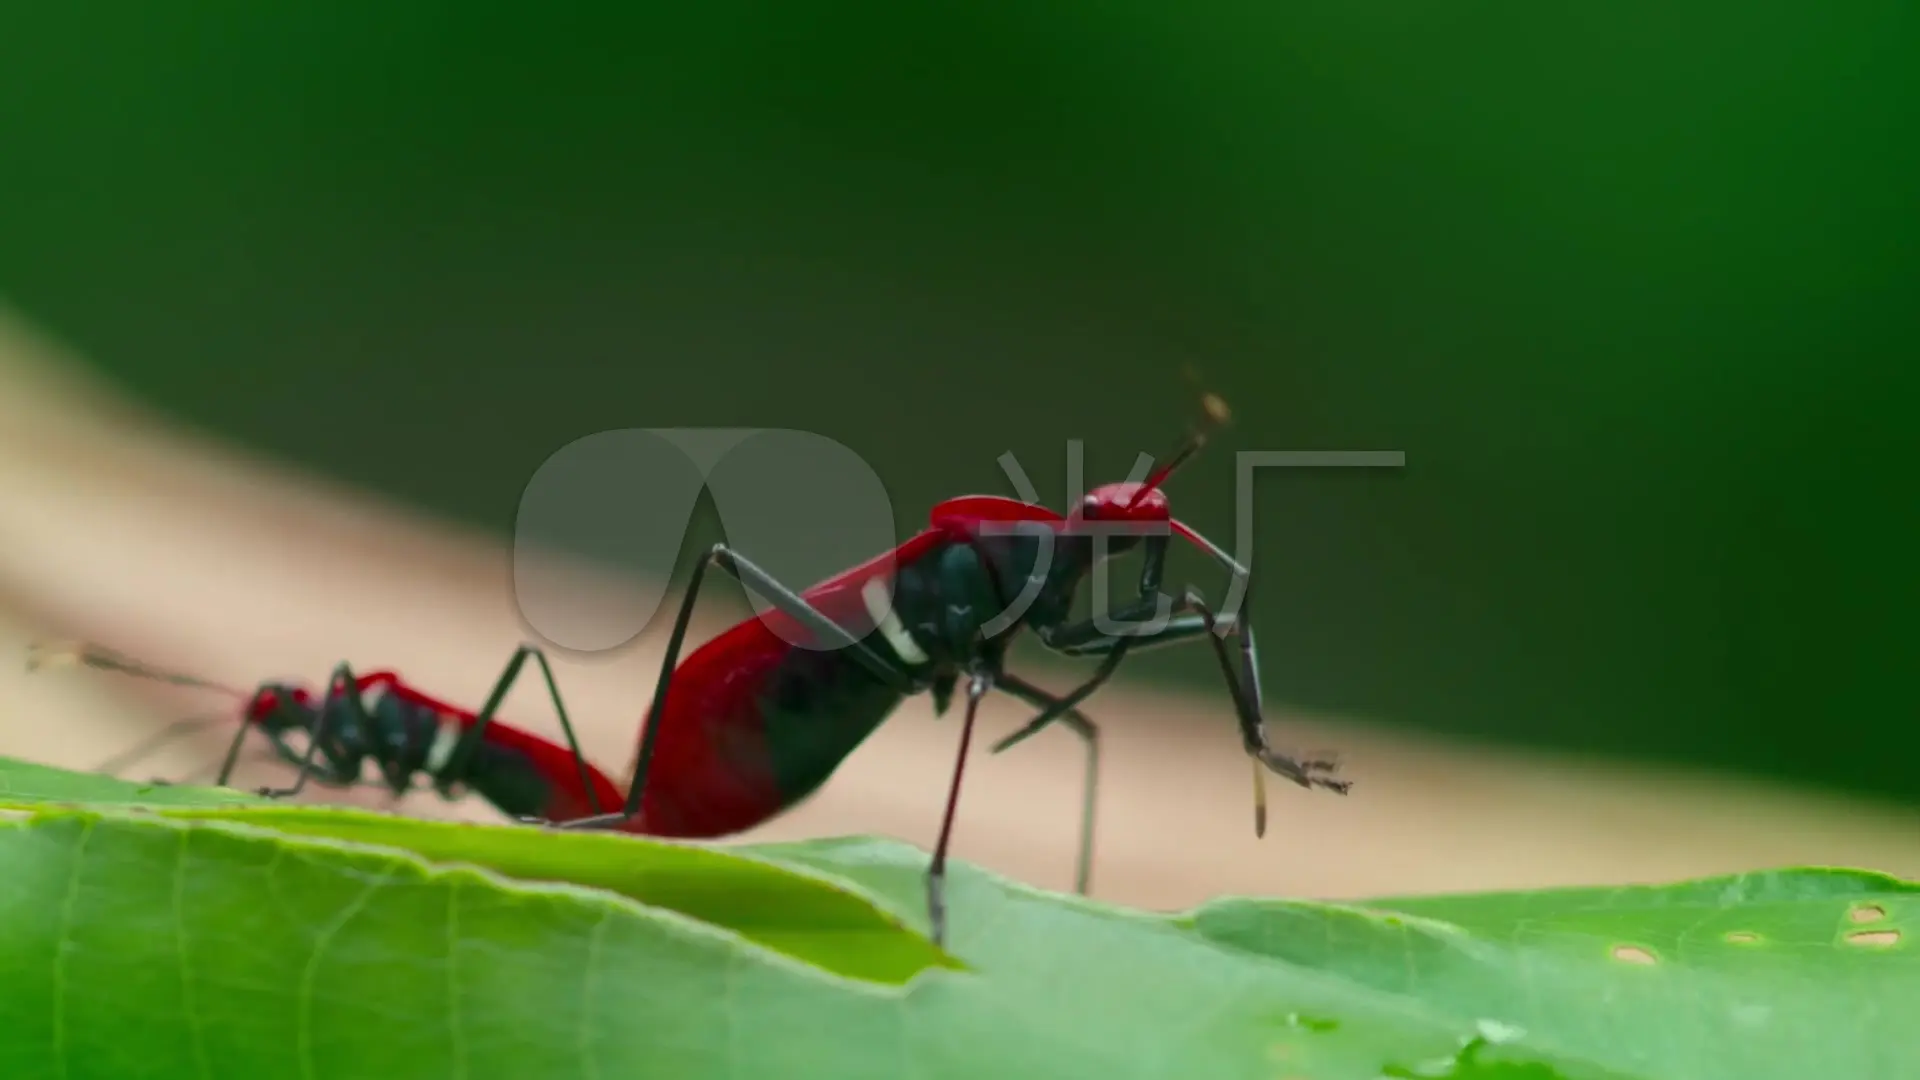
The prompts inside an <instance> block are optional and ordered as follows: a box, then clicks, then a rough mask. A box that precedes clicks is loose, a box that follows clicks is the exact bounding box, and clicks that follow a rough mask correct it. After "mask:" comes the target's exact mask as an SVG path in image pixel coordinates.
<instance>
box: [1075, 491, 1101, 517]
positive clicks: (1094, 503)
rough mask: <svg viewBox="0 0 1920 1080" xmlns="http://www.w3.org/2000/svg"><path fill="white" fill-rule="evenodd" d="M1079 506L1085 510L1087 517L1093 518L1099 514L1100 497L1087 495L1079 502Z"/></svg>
mask: <svg viewBox="0 0 1920 1080" xmlns="http://www.w3.org/2000/svg"><path fill="white" fill-rule="evenodd" d="M1080 505H1081V506H1082V507H1083V508H1084V509H1085V510H1086V516H1087V517H1093V516H1095V515H1097V514H1098V513H1099V512H1100V496H1098V495H1089V496H1087V497H1086V498H1085V499H1082V500H1080Z"/></svg>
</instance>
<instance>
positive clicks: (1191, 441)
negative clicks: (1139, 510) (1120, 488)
mask: <svg viewBox="0 0 1920 1080" xmlns="http://www.w3.org/2000/svg"><path fill="white" fill-rule="evenodd" d="M1200 408H1201V412H1202V415H1201V419H1200V425H1199V426H1198V427H1196V428H1194V430H1193V433H1192V434H1190V435H1188V436H1187V437H1186V439H1185V440H1184V441H1182V442H1181V443H1180V448H1179V449H1178V450H1175V451H1174V452H1173V456H1172V457H1169V458H1168V459H1167V462H1166V464H1164V465H1162V466H1160V467H1159V468H1158V469H1155V470H1153V473H1152V475H1150V476H1148V477H1147V480H1146V482H1145V483H1143V484H1141V485H1140V488H1139V490H1138V491H1135V492H1134V493H1133V498H1132V499H1130V500H1128V502H1127V507H1128V508H1129V509H1131V508H1132V507H1133V506H1134V505H1136V504H1137V503H1139V501H1140V500H1141V499H1144V498H1146V497H1147V492H1149V491H1153V490H1154V489H1156V488H1158V487H1159V486H1160V485H1161V484H1164V483H1166V482H1167V477H1169V476H1172V475H1173V471H1174V470H1175V469H1178V468H1179V467H1180V466H1182V465H1185V464H1186V463H1187V462H1188V461H1191V460H1192V459H1193V455H1195V454H1197V453H1199V452H1200V448H1201V447H1203V446H1205V445H1207V440H1208V439H1210V438H1212V437H1213V433H1214V432H1215V431H1216V430H1218V429H1220V428H1223V427H1225V426H1227V424H1228V422H1230V421H1231V420H1232V419H1233V412H1232V410H1230V409H1228V408H1227V403H1226V401H1224V400H1222V399H1221V397H1220V395H1219V394H1214V393H1202V394H1201V395H1200Z"/></svg>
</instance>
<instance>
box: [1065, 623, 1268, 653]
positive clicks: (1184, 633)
mask: <svg viewBox="0 0 1920 1080" xmlns="http://www.w3.org/2000/svg"><path fill="white" fill-rule="evenodd" d="M1239 625H1240V623H1239V620H1237V619H1235V618H1234V617H1233V616H1232V615H1215V616H1214V617H1213V621H1212V622H1211V623H1209V622H1208V621H1207V619H1206V618H1205V617H1204V616H1201V615H1194V614H1183V615H1175V616H1173V617H1172V618H1169V619H1168V620H1167V623H1166V625H1165V626H1163V627H1161V628H1160V629H1158V630H1155V631H1154V632H1153V633H1151V634H1146V635H1141V634H1115V633H1112V632H1110V631H1107V630H1103V629H1101V628H1100V627H1099V626H1098V625H1096V624H1095V623H1094V622H1093V621H1092V620H1088V621H1086V622H1081V623H1075V624H1073V625H1071V626H1063V627H1061V628H1060V629H1059V630H1056V631H1054V632H1053V633H1052V634H1051V635H1050V636H1049V637H1048V638H1047V641H1046V646H1047V648H1048V649H1049V650H1050V651H1052V652H1056V653H1059V654H1060V655H1062V656H1105V655H1107V654H1108V653H1111V652H1112V651H1113V650H1114V649H1116V648H1118V647H1119V646H1120V643H1121V642H1126V643H1127V647H1128V651H1130V652H1135V653H1142V652H1146V651H1147V650H1149V649H1160V648H1165V647H1166V646H1169V645H1185V644H1187V643H1189V642H1191V641H1193V640H1194V639H1196V638H1198V637H1199V636H1200V635H1202V634H1217V633H1221V632H1222V631H1221V629H1220V628H1221V627H1225V628H1226V631H1225V632H1228V633H1233V632H1237V631H1238V628H1239Z"/></svg>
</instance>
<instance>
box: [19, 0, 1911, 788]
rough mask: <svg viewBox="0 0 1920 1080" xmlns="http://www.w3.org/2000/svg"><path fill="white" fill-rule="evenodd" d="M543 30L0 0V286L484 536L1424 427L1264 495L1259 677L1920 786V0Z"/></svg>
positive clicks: (892, 11) (964, 484)
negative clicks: (577, 442)
mask: <svg viewBox="0 0 1920 1080" xmlns="http://www.w3.org/2000/svg"><path fill="white" fill-rule="evenodd" d="M584 10H586V9H571V10H570V9H568V8H566V7H555V8H540V7H529V6H512V7H509V6H502V5H495V4H486V3H466V4H460V5H453V4H439V3H405V2H400V3H384V4H379V5H366V4H352V3H340V2H335V3H326V4H310V3H295V2H291V0H282V2H278V3H273V4H240V3H234V2H215V0H202V2H199V3H193V4H184V5H157V4H156V5H142V4H132V3H117V4H116V3H66V4H38V5H28V4H12V5H8V7H7V10H6V12H5V14H4V15H0V293H3V294H4V295H5V296H7V297H8V298H9V299H11V300H12V301H14V302H17V303H19V304H21V305H23V306H24V307H25V308H26V309H27V310H28V311H29V312H30V313H32V314H33V315H34V316H36V317H38V318H39V319H41V320H43V321H44V323H45V324H46V325H47V326H48V327H49V328H51V329H52V330H53V331H55V332H57V333H59V334H61V335H63V336H65V337H66V338H67V339H68V340H70V341H72V342H74V343H75V344H76V345H78V346H79V347H80V348H81V349H82V350H84V351H85V352H86V353H87V354H88V355H89V356H91V357H92V358H93V359H95V360H96V361H97V362H98V363H99V364H101V365H102V366H103V368H104V369H105V370H106V372H107V373H108V374H110V375H111V376H112V377H113V378H115V379H116V380H118V381H119V382H120V383H121V384H123V385H124V386H125V387H126V388H127V389H128V390H129V391H131V392H133V393H136V394H138V395H140V396H142V397H144V398H146V399H148V400H150V401H152V402H154V403H157V404H158V405H160V406H162V407H164V408H165V409H167V410H170V411H171V412H172V413H174V414H176V415H177V416H179V417H180V418H182V419H184V420H186V421H188V422H191V423H194V424H197V425H200V426H202V427H204V428H207V429H210V430H213V431H215V432H218V433H221V434H223V435H226V436H228V437H231V438H233V439H237V440H241V441H243V442H244V443H246V444H249V445H251V446H252V447H254V448H256V449H257V450H260V451H263V452H267V453H270V454H273V455H277V456H279V457H282V458H285V459H291V460H294V461H297V462H300V463H302V464H304V465H306V466H309V467H312V468H316V469H320V470H324V471H326V472H328V473H331V474H334V475H336V476H339V477H341V478H344V479H347V480H350V481H353V482H356V483H359V484H363V485H366V486H368V487H370V488H373V489H376V490H379V491H382V492H385V493H388V494H390V495H393V496H396V497H399V498H402V499H405V500H409V501H411V502H413V503H415V504H418V505H421V506H424V507H427V508H430V509H432V510H435V511H438V512H441V513H444V514H448V515H453V516H457V517H459V518H463V519H466V520H469V521H473V522H478V523H482V524H484V525H486V526H489V527H492V528H494V529H497V530H499V531H500V533H501V534H502V536H503V537H504V536H505V535H506V534H507V532H508V530H509V529H510V528H511V524H512V520H513V514H514V510H515V507H516V503H517V499H518V496H519V492H520V489H521V486H522V485H523V484H524V482H525V481H526V479H527V478H528V477H529V476H530V475H531V474H532V473H533V471H534V470H535V469H536V468H537V467H538V466H539V464H540V463H541V461H542V460H543V459H544V458H545V457H546V456H547V455H548V454H550V453H551V452H553V451H554V450H556V449H558V448H559V447H560V446H561V445H563V444H564V443H566V442H568V441H569V440H571V439H573V438H576V437H578V436H580V435H584V434H587V433H589V432H592V431H596V430H600V429H604V428H609V427H622V426H630V425H671V426H689V425H707V424H713V425H772V426H787V427H796V428H804V429H807V430H811V431H816V432H820V433H822V434H826V435H829V436H831V437H833V438H835V439H838V440H840V441H841V442H843V443H845V444H847V445H848V446H850V447H852V448H853V449H855V450H856V451H859V452H860V453H862V454H864V455H866V456H867V457H868V459H869V460H871V461H873V462H874V463H875V464H876V466H877V468H878V470H879V472H880V473H881V475H882V477H883V478H884V479H885V480H886V482H887V483H888V485H889V487H890V490H891V491H892V492H893V494H894V497H895V505H896V509H897V510H898V512H899V513H900V516H901V517H902V519H903V520H902V527H903V529H905V528H911V527H912V526H913V525H914V524H915V523H916V522H917V521H918V520H920V518H921V515H923V514H924V512H925V509H926V508H927V506H928V505H929V504H930V503H932V502H933V501H934V500H936V499H938V498H939V497H941V496H945V495H951V494H958V493H963V492H968V491H976V490H991V491H1007V490H1008V488H1007V486H1006V483H1005V481H1004V479H1003V478H1002V475H1001V473H1000V472H999V470H998V468H997V467H996V466H995V464H994V461H995V458H996V457H997V456H998V455H999V454H1001V453H1002V452H1004V451H1007V450H1012V451H1014V452H1015V453H1016V454H1017V455H1018V457H1019V459H1020V460H1021V461H1022V462H1023V463H1025V464H1026V466H1027V468H1028V469H1029V470H1030V471H1031V472H1032V474H1033V475H1034V477H1035V479H1036V481H1037V482H1038V483H1039V485H1040V490H1041V492H1042V494H1043V496H1044V497H1046V498H1048V499H1049V500H1053V501H1055V502H1056V503H1057V501H1058V500H1059V498H1060V495H1058V494H1056V493H1057V492H1059V491H1060V490H1061V486H1062V476H1063V472H1064V467H1063V464H1062V462H1063V450H1062V446H1063V442H1064V440H1065V439H1067V438H1071V437H1079V438H1084V439H1086V440H1088V443H1089V465H1090V472H1091V473H1092V474H1093V475H1094V478H1096V479H1098V478H1102V477H1110V478H1118V477H1119V476H1120V475H1122V474H1124V473H1125V471H1126V469H1127V468H1128V466H1129V465H1130V464H1131V461H1132V458H1133V456H1134V454H1135V453H1136V452H1137V451H1140V450H1146V451H1150V452H1154V453H1160V452H1162V451H1164V450H1165V449H1166V447H1167V445H1168V444H1169V442H1170V439H1171V438H1172V437H1173V435H1174V434H1175V433H1176V429H1177V426H1178V425H1180V424H1183V423H1185V422H1186V420H1187V418H1188V416H1189V413H1190V404H1189V391H1188V388H1187V387H1186V385H1185V384H1184V383H1183V382H1182V381H1181V379H1180V375H1179V369H1180V367H1181V365H1183V364H1185V363H1188V362H1192V363H1194V364H1196V365H1197V366H1198V367H1199V369H1200V370H1201V372H1202V373H1203V374H1204V375H1205V377H1206V379H1207V382H1208V384H1209V385H1211V386H1213V387H1215V388H1217V389H1219V390H1220V391H1221V392H1222V393H1224V394H1225V395H1226V396H1227V398H1228V399H1229V400H1230V401H1231V402H1232V403H1233V404H1234V406H1235V408H1236V412H1237V418H1238V426H1237V428H1236V429H1235V430H1234V432H1233V433H1232V434H1231V436H1230V437H1229V438H1228V439H1227V440H1226V441H1225V445H1224V446H1223V447H1222V450H1221V451H1218V452H1215V453H1214V454H1213V456H1212V457H1211V458H1210V459H1202V460H1203V462H1207V463H1206V464H1203V465H1199V466H1196V467H1195V468H1194V469H1193V470H1192V471H1191V472H1190V473H1188V474H1185V475H1183V476H1182V477H1181V478H1180V479H1179V481H1178V482H1177V484H1176V485H1175V488H1174V490H1173V494H1174V495H1175V498H1176V507H1177V508H1178V509H1179V510H1180V511H1181V512H1182V513H1183V514H1184V515H1186V516H1187V517H1188V518H1189V519H1190V520H1193V521H1194V522H1195V523H1196V524H1198V525H1199V526H1200V527H1201V528H1203V529H1204V530H1206V531H1209V532H1212V533H1215V534H1216V535H1220V536H1221V537H1222V538H1223V539H1225V540H1228V541H1230V539H1231V536H1232V533H1233V521H1232V510H1231V505H1230V502H1231V495H1232V489H1233V483H1232V481H1233V475H1232V467H1231V461H1230V458H1229V456H1228V454H1227V453H1226V452H1224V451H1226V450H1232V449H1401V450H1405V451H1406V452H1407V454H1408V458H1409V468H1408V469H1407V470H1405V471H1404V472H1403V473H1399V474H1387V473H1381V472H1377V471H1371V470H1369V471H1364V472H1353V473H1341V472H1333V473H1326V474H1320V475H1312V476H1309V475H1305V474H1294V475H1287V476H1280V475H1263V476H1262V477H1261V479H1260V482H1259V486H1258V502H1259V514H1258V523H1257V537H1258V548H1257V555H1256V559H1257V565H1258V566H1259V567H1261V568H1262V569H1263V571H1264V574H1265V576H1264V579H1263V584H1262V585H1261V591H1260V593H1259V594H1258V598H1257V604H1256V614H1257V617H1258V619H1259V620H1260V624H1261V625H1262V627H1263V628H1264V630H1265V635H1264V637H1263V645H1264V647H1265V659H1266V672H1265V675H1266V678H1265V681H1266V685H1267V686H1268V687H1269V688H1270V693H1271V694H1272V695H1273V696H1274V697H1276V698H1277V699H1279V700H1281V701H1284V702H1287V703H1291V704H1297V705H1302V706H1307V707H1313V708H1321V709H1334V710H1343V711H1350V712H1357V713H1361V714H1367V715H1372V716H1377V717H1380V718H1383V719H1386V720H1391V721H1393V722H1396V723H1403V724H1407V725H1414V726H1418V727H1421V728H1426V729H1434V730H1444V731H1451V732H1459V733H1470V734H1477V735H1483V736H1489V737H1495V738H1501V739H1512V740H1523V741H1527V742H1532V743H1538V744H1551V745H1559V746H1564V747H1571V748H1579V749H1585V750H1589V751H1599V752H1613V753H1623V754H1634V755H1643V756H1655V757H1661V758H1668V759H1672V760H1680V761H1693V762H1709V763H1716V764H1721V765H1727V766H1734V767H1739V768H1743V769H1748V770H1755V771H1759V772H1769V773H1775V774H1784V775H1790V776H1794V777H1797V778H1800V779H1806V780H1811V781H1817V782H1821V783H1827V784H1836V785H1844V786H1849V787H1855V788H1866V789H1873V790H1877V791H1880V792H1884V793H1891V794H1896V795H1900V796H1904V797H1906V798H1909V799H1915V800H1920V769H1916V768H1915V767H1914V765H1913V764H1912V763H1913V762H1914V761H1915V760H1916V751H1920V735H1916V725H1915V724H1914V719H1915V714H1916V711H1915V707H1914V703H1913V697H1912V682H1913V680H1912V677H1911V676H1912V674H1913V672H1914V670H1915V668H1916V666H1920V665H1916V663H1915V649H1914V643H1915V635H1914V633H1913V631H1912V630H1911V629H1910V628H1911V626H1912V624H1913V619H1914V612H1915V610H1916V603H1915V601H1916V600H1920V589H1916V588H1915V585H1916V575H1915V573H1914V571H1913V570H1912V569H1911V561H1910V560H1911V555H1912V552H1913V551H1914V550H1915V548H1916V544H1915V540H1916V539H1920V535H1917V534H1916V530H1915V528H1914V526H1913V524H1912V523H1911V521H1909V520H1907V519H1908V518H1909V517H1910V516H1911V506H1910V504H1911V503H1912V502H1913V501H1914V493H1913V485H1912V482H1911V481H1910V480H1907V479H1905V478H1904V477H1903V476H1902V475H1900V474H1898V473H1896V471H1895V469H1894V468H1893V465H1894V464H1895V456H1896V455H1899V456H1900V459H1901V460H1902V461H1904V460H1905V459H1906V458H1907V456H1908V454H1909V453H1910V451H1903V450H1902V446H1903V445H1904V442H1905V440H1902V439H1901V438H1900V437H1899V436H1900V433H1901V432H1902V431H1903V430H1904V429H1905V427H1906V425H1907V421H1908V419H1909V417H1910V415H1911V413H1912V408H1911V402H1912V398H1911V397H1910V394H1909V392H1910V391H1911V390H1912V389H1913V388H1914V382H1915V381H1916V380H1915V376H1914V374H1913V370H1912V369H1913V367H1914V359H1915V351H1916V345H1915V337H1914V335H1913V332H1912V329H1913V325H1914V321H1915V320H1914V317H1913V316H1914V309H1915V307H1916V296H1917V295H1920V290H1917V288H1916V282H1920V274H1916V270H1917V269H1920V267H1917V266H1916V262H1920V255H1917V254H1916V252H1917V251H1920V249H1917V248H1916V240H1917V239H1920V222H1917V221H1916V215H1917V214H1920V201H1916V192H1920V115H1917V112H1916V94H1915V89H1916V87H1915V81H1916V76H1915V74H1914V63H1913V55H1914V52H1915V48H1914V44H1915V42H1916V40H1920V35H1916V30H1917V29H1920V27H1916V17H1915V14H1914V12H1913V9H1912V8H1911V7H1910V6H1907V5H1902V4H1899V3H1897V2H1896V0H1879V2H1872V0H1865V2H1863V0H1828V2H1824V3H1821V4H1817V5H1806V4H1803V5H1777V6H1775V7H1768V6H1765V5H1760V6H1754V5H1735V4H1731V3H1721V2H1702V0H1696V2H1683V3H1663V4H1612V5H1593V4H1565V3H1563V4H1546V5H1539V4H1484V3H1467V4H1451V5H1434V4H1417V3H1407V2H1399V3H1388V4H1381V3H1360V4H1357V3H1352V2H1345V3H1305V4H1292V5H1288V4H1249V5H1224V4H1191V5H1180V4H1159V5H1122V4H1110V5H1100V6H1098V7H1095V6H1091V5H1089V6H1085V7H1064V6H1053V5H1033V6H1024V7H1022V6H1014V5H1009V6H1007V7H1004V8H1002V7H1000V6H997V5H989V6H983V7H971V8H960V7H957V6H955V7H944V6H943V7H939V8H935V7H929V8H926V9H918V8H915V7H913V6H912V5H878V4H875V5H855V4H844V3H829V2H823V3H814V4H797V3H795V4H746V3H725V2H722V3H714V4H704V5H675V6H674V7H672V8H670V9H669V8H666V7H663V6H658V5H638V6H633V7H629V8H628V9H627V10H626V11H625V13H623V14H612V13H611V12H612V6H611V5H609V6H608V12H609V13H608V14H595V15H588V14H585V13H583V11H584ZM710 531H711V530H710ZM703 538H706V537H703ZM1189 568H1190V569H1192V570H1193V571H1194V572H1195V573H1196V574H1197V573H1199V572H1200V571H1201V570H1202V569H1203V568H1202V567H1200V566H1198V565H1190V566H1189ZM1205 580H1206V581H1207V582H1208V583H1209V588H1215V587H1216V586H1213V585H1212V584H1211V582H1212V580H1213V579H1212V577H1211V576H1209V577H1208V578H1207V579H1205ZM369 617H378V615H377V613H369ZM1140 666H1141V667H1142V668H1143V669H1150V670H1153V671H1157V672H1161V673H1164V674H1166V675H1168V676H1170V677H1175V678H1184V679H1194V680H1204V679H1210V678H1214V677H1216V676H1215V674H1214V672H1213V670H1212V669H1211V667H1210V664H1209V661H1208V660H1207V658H1206V657H1205V656H1203V655H1190V656H1185V657H1181V656H1162V657H1154V658H1152V659H1151V661H1149V660H1148V659H1147V658H1143V659H1142V661H1141V664H1140ZM1224 730H1225V729H1224V728H1223V729H1221V731H1222V732H1223V731H1224ZM1213 734H1214V735H1215V736H1216V737H1224V735H1222V734H1221V733H1220V732H1215V733H1213Z"/></svg>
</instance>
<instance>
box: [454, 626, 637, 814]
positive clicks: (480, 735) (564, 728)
mask: <svg viewBox="0 0 1920 1080" xmlns="http://www.w3.org/2000/svg"><path fill="white" fill-rule="evenodd" d="M529 657H531V658H532V659H533V661H534V663H536V664H538V665H539V666H540V676H541V678H542V679H544V680H546V684H547V696H548V697H550V698H552V699H553V711H554V712H555V713H557V714H558V715H559V717H560V730H561V732H563V733H564V734H565V735H566V737H567V749H569V750H571V751H573V763H574V767H575V768H577V769H578V770H579V771H580V787H581V790H582V791H584V792H585V793H586V796H587V805H588V806H590V807H592V809H593V812H594V814H596V815H598V814H600V792H599V791H598V789H597V788H596V787H595V785H594V783H593V776H592V773H591V771H590V769H589V766H588V764H587V755H586V754H585V752H583V751H582V750H581V749H580V740H579V738H578V737H576V736H575V735H574V733H573V721H572V720H570V719H568V718H567V705H566V702H564V701H562V700H561V699H560V684H559V683H558V682H557V681H555V680H554V677H553V667H552V665H550V664H549V663H548V662H547V654H546V651H545V650H543V649H541V648H540V647H539V646H536V645H522V646H520V647H519V648H517V649H515V650H514V651H513V657H512V659H510V660H508V661H507V666H506V668H505V669H504V670H502V671H501V672H500V678H499V679H498V680H496V681H495V682H494V684H493V692H492V693H490V694H488V695H487V701H486V704H485V705H482V706H481V707H480V711H479V712H478V713H475V714H474V719H473V723H472V724H471V725H470V726H469V727H468V728H467V730H466V731H464V732H462V733H461V736H460V742H459V743H458V745H456V746H455V747H454V750H453V753H452V754H450V755H449V756H448V757H447V760H446V763H445V764H444V765H442V766H441V767H440V769H439V773H440V775H439V776H436V777H434V782H435V784H436V785H439V786H441V787H442V790H443V791H444V789H445V785H444V784H443V783H442V781H441V778H442V777H447V778H456V777H462V776H465V775H466V770H467V768H468V766H469V765H470V763H471V762H472V759H473V755H474V754H476V753H478V752H479V751H480V745H481V744H482V743H484V742H485V741H486V734H487V728H488V726H490V725H491V724H492V723H493V720H494V714H495V713H497V712H499V711H500V705H501V703H502V702H504V701H506V699H507V692H508V691H509V690H511V689H513V684H514V683H515V682H516V681H517V680H518V679H519V678H520V671H521V669H523V668H525V667H526V665H527V659H528V658H529ZM521 820H522V821H527V822H529V823H535V824H547V822H544V821H540V820H539V819H537V818H536V819H525V818H523V819H521Z"/></svg>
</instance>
